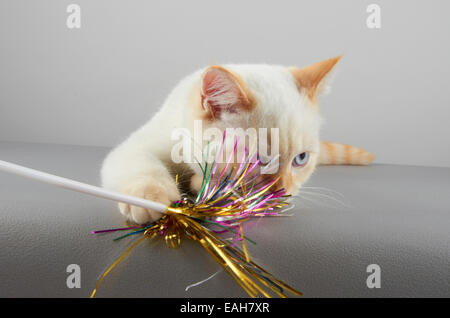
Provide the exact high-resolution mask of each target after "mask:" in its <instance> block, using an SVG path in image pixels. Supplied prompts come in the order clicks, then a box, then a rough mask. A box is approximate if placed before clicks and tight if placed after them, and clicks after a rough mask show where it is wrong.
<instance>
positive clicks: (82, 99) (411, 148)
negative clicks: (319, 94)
mask: <svg viewBox="0 0 450 318" xmlns="http://www.w3.org/2000/svg"><path fill="white" fill-rule="evenodd" d="M73 2H74V1H72V0H59V1H54V0H39V1H36V0H2V1H0V45H1V49H0V70H1V72H0V140H6V141H26V142H48V143H60V144H85V145H96V146H112V145H115V144H117V143H118V141H120V140H122V139H123V138H125V137H126V135H128V134H129V133H131V131H133V130H135V129H136V128H137V127H138V126H139V125H141V124H143V123H144V122H145V121H146V120H147V119H148V118H149V117H150V116H151V114H153V113H154V112H155V111H156V109H157V108H158V107H160V105H161V103H162V101H163V100H164V98H165V97H166V96H167V94H168V93H169V91H170V90H171V88H172V87H173V86H174V85H175V84H176V83H177V82H178V81H179V80H180V79H181V78H182V77H184V76H186V75H187V74H190V73H192V72H193V71H195V70H196V69H198V68H200V67H203V66H206V65H211V64H224V63H270V64H282V65H297V66H303V65H307V64H310V63H313V62H316V61H319V60H321V59H325V58H330V57H332V56H336V55H339V54H343V55H344V57H343V59H342V60H341V62H340V63H339V64H340V66H339V68H338V70H337V74H336V76H335V79H334V81H333V83H332V90H331V94H330V95H329V96H326V97H324V98H323V99H322V101H321V102H322V107H321V111H322V113H323V114H324V117H325V119H326V125H324V129H323V138H324V139H325V140H326V139H328V140H332V141H335V142H341V143H348V144H354V145H358V146H361V147H364V148H367V149H369V150H370V151H372V152H374V153H375V154H377V162H379V163H396V164H414V165H425V166H446V167H450V146H449V145H450V141H449V136H450V125H448V119H449V118H450V107H449V105H450V94H448V89H447V87H448V79H449V76H450V59H449V58H448V57H449V56H450V45H449V43H450V42H449V41H448V39H449V38H450V36H449V32H450V19H448V12H449V11H450V2H449V1H445V0H435V1H425V0H397V1H389V0H377V1H373V0H363V1H354V0H340V1H335V0H320V1H306V0H303V1H298V0H297V1H292V0H279V1H262V0H247V1H239V0H228V1H209V0H192V1H179V0H164V1H162V0H159V1H146V0H139V1H127V0H96V1H92V0H77V1H76V2H75V3H77V4H79V5H80V6H81V29H75V30H70V29H68V28H67V27H66V18H67V16H68V13H66V8H67V6H68V5H69V4H71V3H73ZM372 3H377V4H379V5H380V7H381V29H376V30H375V29H368V28H367V26H366V19H367V17H368V13H367V12H366V9H367V6H368V5H369V4H372ZM80 127H83V129H80ZM55 132H56V133H55ZM419 149H420V152H419V151H418V150H419Z"/></svg>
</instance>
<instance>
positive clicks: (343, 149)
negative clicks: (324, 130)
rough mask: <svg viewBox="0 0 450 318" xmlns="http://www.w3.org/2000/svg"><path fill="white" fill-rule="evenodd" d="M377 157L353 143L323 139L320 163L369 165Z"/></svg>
mask: <svg viewBox="0 0 450 318" xmlns="http://www.w3.org/2000/svg"><path fill="white" fill-rule="evenodd" d="M374 159H375V156H374V155H373V154H371V153H370V152H368V151H366V150H364V149H362V148H357V147H354V146H351V145H344V144H336V143H333V142H328V141H322V142H321V143H320V153H319V165H368V164H370V163H371V162H372V161H373V160H374Z"/></svg>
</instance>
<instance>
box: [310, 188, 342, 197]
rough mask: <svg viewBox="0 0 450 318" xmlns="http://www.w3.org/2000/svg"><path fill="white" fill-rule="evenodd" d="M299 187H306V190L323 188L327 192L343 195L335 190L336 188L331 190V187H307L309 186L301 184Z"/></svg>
mask: <svg viewBox="0 0 450 318" xmlns="http://www.w3.org/2000/svg"><path fill="white" fill-rule="evenodd" d="M301 189H307V190H313V191H314V190H325V191H328V192H331V193H334V194H337V195H339V196H340V197H344V195H343V194H342V193H341V192H339V191H336V190H333V189H329V188H325V187H309V186H302V187H301Z"/></svg>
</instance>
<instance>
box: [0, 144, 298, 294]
mask: <svg viewBox="0 0 450 318" xmlns="http://www.w3.org/2000/svg"><path fill="white" fill-rule="evenodd" d="M237 143H238V140H236V142H235V144H234V149H233V152H232V154H231V156H230V157H229V159H228V161H227V162H226V163H225V164H223V165H222V167H221V168H219V167H220V165H219V163H218V162H217V161H216V160H214V161H213V163H212V164H210V165H208V163H204V164H200V163H199V165H200V167H201V170H202V173H203V181H202V185H201V189H200V191H199V192H198V194H197V195H196V196H195V197H193V198H190V197H188V196H185V197H183V198H182V199H181V200H180V201H177V202H174V203H173V204H172V205H170V206H168V207H167V206H165V205H163V204H160V203H157V202H152V201H148V200H144V199H140V198H136V197H132V196H127V195H123V194H120V193H115V192H112V191H109V190H106V189H103V188H99V187H95V186H92V185H87V184H84V183H80V182H77V181H73V180H70V179H66V178H62V177H58V176H54V175H50V174H47V173H44V172H41V171H37V170H33V169H29V168H25V167H22V166H18V165H15V164H12V163H9V162H4V161H0V170H4V171H8V172H13V173H17V174H20V175H23V176H26V177H31V178H34V179H38V180H40V181H44V182H47V183H52V184H56V185H58V186H62V187H64V188H68V189H71V190H75V191H79V192H83V193H87V194H91V195H95V196H99V197H103V198H106V199H111V200H115V201H119V202H125V203H128V204H132V205H137V206H141V207H144V208H150V209H153V210H155V211H159V212H161V213H164V215H163V216H162V217H161V218H160V219H159V220H158V221H156V222H154V223H152V224H149V225H143V226H130V227H126V228H118V229H109V230H101V231H94V232H92V233H93V234H98V233H106V232H116V231H128V232H127V233H126V234H124V235H122V236H119V237H117V238H116V239H115V240H119V239H123V238H125V237H129V236H133V235H140V238H139V239H138V240H137V241H136V242H134V243H133V244H132V245H131V246H130V247H129V248H128V249H127V250H126V251H125V252H124V253H123V254H122V255H121V256H120V257H119V258H118V259H117V260H116V261H115V262H114V263H113V264H112V265H111V266H110V267H109V268H108V269H107V270H106V271H105V272H104V273H103V274H102V276H101V277H100V278H99V280H98V282H97V285H96V287H95V289H94V291H93V292H92V294H91V297H94V295H95V293H96V292H97V289H98V287H99V285H100V283H101V282H102V280H103V279H104V278H105V277H106V275H107V274H108V273H109V272H110V271H111V270H112V269H113V268H114V266H116V265H117V263H119V262H120V261H121V260H122V259H123V258H124V256H125V255H127V254H128V253H129V252H130V251H131V250H133V248H134V247H136V246H137V245H138V244H139V243H141V242H142V241H144V240H145V239H156V238H158V239H163V240H164V241H165V243H166V244H167V246H168V247H170V248H178V247H180V246H181V241H182V239H183V238H187V239H191V240H194V241H196V242H198V243H199V244H200V245H201V246H203V248H204V249H205V250H206V251H207V252H208V253H209V254H210V255H211V256H212V257H213V258H214V259H215V260H216V261H217V263H218V264H220V265H221V266H222V268H223V269H224V270H225V271H226V272H228V274H229V275H230V276H231V277H232V278H233V279H234V280H235V281H236V283H238V284H239V285H240V286H241V287H242V289H243V290H244V291H245V292H247V294H248V295H249V296H251V297H258V296H264V297H272V296H274V295H275V296H280V297H286V296H287V292H290V293H292V294H294V295H298V296H301V295H302V293H301V292H299V291H297V290H296V289H294V288H292V287H290V286H289V285H287V284H286V283H284V282H283V281H281V280H279V279H277V278H276V277H274V276H273V275H272V274H270V273H269V272H267V271H266V270H264V269H263V268H262V267H260V266H258V265H257V264H255V263H254V262H253V261H251V259H250V256H249V253H248V249H247V244H246V241H247V242H250V243H255V242H254V241H252V240H251V239H250V238H248V237H247V236H246V235H245V234H244V231H243V226H242V224H243V223H244V222H247V221H250V220H251V219H252V218H255V217H266V216H276V215H280V213H282V212H283V208H284V207H286V206H287V205H288V203H287V201H286V200H287V195H286V194H285V191H284V189H273V186H274V185H275V184H276V182H277V181H278V178H274V179H272V180H269V181H259V178H258V174H257V173H256V174H255V173H253V174H252V172H255V171H257V168H258V167H259V166H260V161H259V160H258V159H257V153H253V154H250V153H249V152H248V151H247V149H246V148H245V149H244V153H243V157H242V159H241V161H240V164H238V165H236V166H234V165H232V164H231V162H232V156H233V155H234V153H235V152H236V147H237ZM222 145H223V144H222ZM222 233H231V234H232V237H231V239H232V240H231V241H230V240H229V239H227V238H224V237H223V235H222ZM237 242H240V245H241V247H242V248H239V247H238V245H237V244H236V243H237Z"/></svg>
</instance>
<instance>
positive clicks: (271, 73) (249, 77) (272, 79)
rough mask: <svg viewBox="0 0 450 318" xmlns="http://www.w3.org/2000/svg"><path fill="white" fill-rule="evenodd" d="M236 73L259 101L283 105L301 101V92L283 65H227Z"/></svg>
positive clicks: (292, 104) (297, 103) (286, 105)
mask: <svg viewBox="0 0 450 318" xmlns="http://www.w3.org/2000/svg"><path fill="white" fill-rule="evenodd" d="M226 67H227V68H228V69H230V70H231V71H232V72H233V73H235V74H236V75H238V76H239V77H240V78H241V79H242V81H243V82H244V84H245V85H246V88H247V89H248V90H249V91H250V92H251V93H252V94H253V95H254V96H255V98H256V99H257V100H258V101H259V102H260V103H265V104H275V105H280V106H285V107H290V106H294V105H299V104H301V103H302V100H303V97H302V94H300V92H299V91H298V88H297V85H296V82H295V79H294V77H293V76H292V74H291V73H290V72H289V70H288V69H287V68H286V67H284V66H278V65H266V64H239V65H227V66H226Z"/></svg>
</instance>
